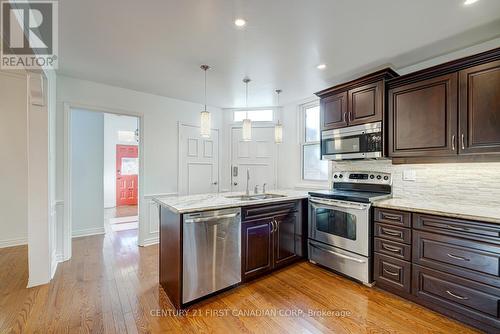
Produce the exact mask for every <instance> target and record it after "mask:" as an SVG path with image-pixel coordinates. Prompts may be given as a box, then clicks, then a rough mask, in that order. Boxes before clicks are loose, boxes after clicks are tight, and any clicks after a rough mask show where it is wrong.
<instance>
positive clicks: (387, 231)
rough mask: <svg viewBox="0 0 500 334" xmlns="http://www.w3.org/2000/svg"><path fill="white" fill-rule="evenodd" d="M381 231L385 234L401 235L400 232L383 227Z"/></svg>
mask: <svg viewBox="0 0 500 334" xmlns="http://www.w3.org/2000/svg"><path fill="white" fill-rule="evenodd" d="M382 232H383V233H385V234H389V235H394V236H397V237H400V236H401V232H398V231H391V230H386V229H384V228H383V229H382Z"/></svg>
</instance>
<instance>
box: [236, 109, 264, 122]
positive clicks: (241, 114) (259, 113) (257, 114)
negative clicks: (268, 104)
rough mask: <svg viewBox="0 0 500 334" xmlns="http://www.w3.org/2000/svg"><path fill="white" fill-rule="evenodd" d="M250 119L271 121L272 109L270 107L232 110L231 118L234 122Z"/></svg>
mask: <svg viewBox="0 0 500 334" xmlns="http://www.w3.org/2000/svg"><path fill="white" fill-rule="evenodd" d="M247 113H248V118H249V119H251V120H252V122H272V121H273V110H272V109H259V110H235V111H234V112H233V117H234V118H233V119H234V121H235V122H243V120H244V119H245V118H247Z"/></svg>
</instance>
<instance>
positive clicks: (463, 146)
mask: <svg viewBox="0 0 500 334" xmlns="http://www.w3.org/2000/svg"><path fill="white" fill-rule="evenodd" d="M464 137H465V136H464V134H463V133H462V150H465V138H464Z"/></svg>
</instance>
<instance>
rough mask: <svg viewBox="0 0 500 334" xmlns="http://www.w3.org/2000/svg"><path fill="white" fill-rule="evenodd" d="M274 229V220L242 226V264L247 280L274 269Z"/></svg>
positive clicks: (258, 221) (263, 220)
mask: <svg viewBox="0 0 500 334" xmlns="http://www.w3.org/2000/svg"><path fill="white" fill-rule="evenodd" d="M272 229H273V226H272V220H271V219H269V218H267V219H259V220H255V221H252V222H246V223H243V224H242V244H241V259H242V261H241V262H242V267H243V268H242V276H243V277H244V278H245V279H249V278H252V277H254V276H258V275H262V274H264V273H266V272H268V271H270V270H271V269H272V267H273V263H272V247H273V240H272V234H271V230H272Z"/></svg>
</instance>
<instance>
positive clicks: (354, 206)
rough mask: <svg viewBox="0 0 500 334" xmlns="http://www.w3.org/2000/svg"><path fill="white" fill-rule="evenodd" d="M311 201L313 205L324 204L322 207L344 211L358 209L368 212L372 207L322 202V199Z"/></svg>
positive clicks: (368, 205)
mask: <svg viewBox="0 0 500 334" xmlns="http://www.w3.org/2000/svg"><path fill="white" fill-rule="evenodd" d="M309 201H310V202H311V203H317V204H322V205H327V206H328V209H330V208H331V207H334V208H335V207H337V208H344V209H356V210H366V209H368V208H369V207H370V204H354V203H353V204H342V203H339V202H330V201H322V200H320V199H316V198H314V199H313V198H310V199H309Z"/></svg>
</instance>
